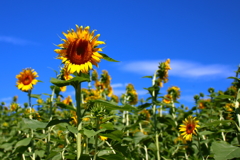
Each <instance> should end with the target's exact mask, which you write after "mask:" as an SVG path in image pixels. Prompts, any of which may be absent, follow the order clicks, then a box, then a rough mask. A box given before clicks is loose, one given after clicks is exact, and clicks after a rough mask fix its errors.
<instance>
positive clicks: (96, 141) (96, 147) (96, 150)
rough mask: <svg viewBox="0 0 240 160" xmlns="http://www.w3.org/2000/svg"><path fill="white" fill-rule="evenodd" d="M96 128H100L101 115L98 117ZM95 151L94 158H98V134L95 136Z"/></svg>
mask: <svg viewBox="0 0 240 160" xmlns="http://www.w3.org/2000/svg"><path fill="white" fill-rule="evenodd" d="M96 125H97V126H96V130H97V131H98V130H99V117H98V116H97V118H96ZM94 145H95V153H94V157H93V160H96V158H97V154H98V134H97V135H96V136H95V144H94Z"/></svg>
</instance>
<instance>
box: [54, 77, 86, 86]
mask: <svg viewBox="0 0 240 160" xmlns="http://www.w3.org/2000/svg"><path fill="white" fill-rule="evenodd" d="M86 81H88V82H89V81H90V77H89V75H86V74H83V75H82V76H81V77H80V76H77V77H74V78H72V79H70V80H68V81H64V80H60V79H56V78H51V80H50V82H51V83H52V84H55V85H56V86H58V87H63V86H67V85H73V84H74V83H81V82H86Z"/></svg>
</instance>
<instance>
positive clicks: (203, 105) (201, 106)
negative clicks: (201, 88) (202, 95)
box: [198, 99, 211, 109]
mask: <svg viewBox="0 0 240 160" xmlns="http://www.w3.org/2000/svg"><path fill="white" fill-rule="evenodd" d="M210 101H211V100H210V99H201V100H199V105H198V108H199V109H205V108H207V103H209V102H210Z"/></svg>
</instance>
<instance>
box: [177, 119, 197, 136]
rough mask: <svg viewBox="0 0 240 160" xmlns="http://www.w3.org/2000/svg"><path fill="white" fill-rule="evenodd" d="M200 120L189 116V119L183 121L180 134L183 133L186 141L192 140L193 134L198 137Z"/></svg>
mask: <svg viewBox="0 0 240 160" xmlns="http://www.w3.org/2000/svg"><path fill="white" fill-rule="evenodd" d="M198 122H199V121H198V120H196V117H192V116H189V117H188V118H185V120H183V123H184V124H183V125H180V128H179V130H180V132H183V133H182V134H181V135H182V136H183V138H184V139H185V140H186V141H191V140H192V134H195V135H196V131H197V127H200V126H199V125H198Z"/></svg>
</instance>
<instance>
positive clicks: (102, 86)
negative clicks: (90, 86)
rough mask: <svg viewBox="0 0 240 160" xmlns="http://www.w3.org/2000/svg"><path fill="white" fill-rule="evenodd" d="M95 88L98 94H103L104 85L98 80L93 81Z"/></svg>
mask: <svg viewBox="0 0 240 160" xmlns="http://www.w3.org/2000/svg"><path fill="white" fill-rule="evenodd" d="M95 87H96V89H97V90H98V91H100V92H103V90H104V89H105V86H104V84H103V83H102V82H100V81H98V80H96V81H95Z"/></svg>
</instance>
